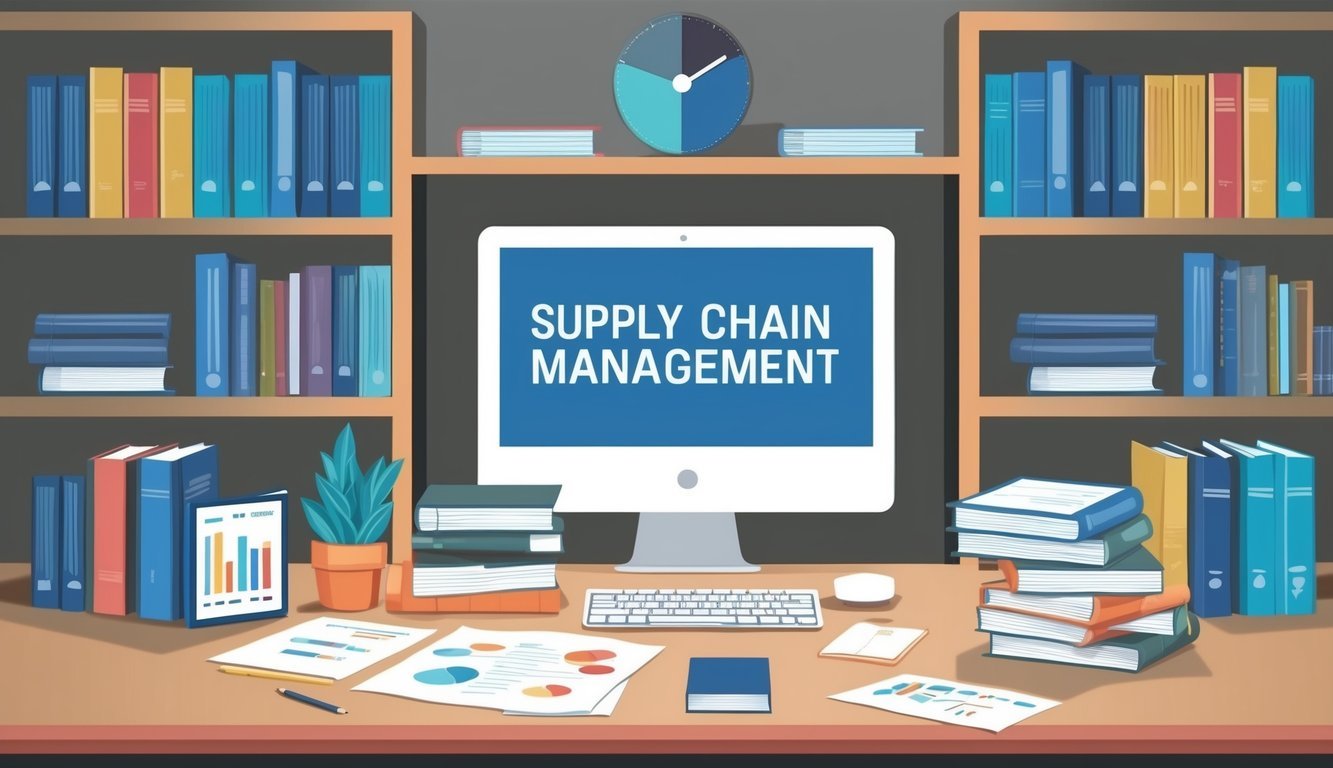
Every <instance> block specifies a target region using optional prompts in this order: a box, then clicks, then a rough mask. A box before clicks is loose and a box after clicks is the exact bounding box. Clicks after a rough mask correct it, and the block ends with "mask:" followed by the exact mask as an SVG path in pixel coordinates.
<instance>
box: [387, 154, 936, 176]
mask: <svg viewBox="0 0 1333 768" xmlns="http://www.w3.org/2000/svg"><path fill="white" fill-rule="evenodd" d="M958 169H959V162H958V158H957V157H416V158H413V159H412V173H413V174H416V175H421V176H442V175H493V174H497V175H584V174H587V175H645V176H646V175H654V174H660V175H709V174H726V175H750V176H765V175H781V176H786V175H801V174H810V175H826V176H837V175H882V176H909V175H916V176H956V175H958Z"/></svg>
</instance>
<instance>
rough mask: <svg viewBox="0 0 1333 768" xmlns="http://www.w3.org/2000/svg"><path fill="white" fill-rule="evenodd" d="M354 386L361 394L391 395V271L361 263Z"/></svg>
mask: <svg viewBox="0 0 1333 768" xmlns="http://www.w3.org/2000/svg"><path fill="white" fill-rule="evenodd" d="M357 291H358V294H359V295H358V296H357V314H358V316H359V319H360V323H359V327H358V329H357V343H358V349H357V377H356V382H357V387H358V394H359V395H360V396H361V397H388V396H389V395H391V394H393V364H392V363H393V272H392V268H391V267H389V266H364V267H361V269H360V272H359V273H358V275H357Z"/></svg>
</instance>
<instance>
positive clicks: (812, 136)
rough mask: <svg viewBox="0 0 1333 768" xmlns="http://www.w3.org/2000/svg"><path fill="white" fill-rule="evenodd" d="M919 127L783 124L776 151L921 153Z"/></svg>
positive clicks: (786, 154)
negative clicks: (833, 126)
mask: <svg viewBox="0 0 1333 768" xmlns="http://www.w3.org/2000/svg"><path fill="white" fill-rule="evenodd" d="M921 130H922V129H920V128H877V127H866V128H784V129H782V130H781V131H780V132H779V134H778V154H780V155H782V156H784V157H849V156H850V157H920V156H921V153H920V152H918V151H917V149H916V137H917V134H919V133H921Z"/></svg>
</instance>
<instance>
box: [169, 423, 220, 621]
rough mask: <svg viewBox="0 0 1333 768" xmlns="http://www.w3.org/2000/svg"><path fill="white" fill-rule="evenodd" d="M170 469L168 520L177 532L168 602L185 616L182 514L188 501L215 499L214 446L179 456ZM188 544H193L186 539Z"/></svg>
mask: <svg viewBox="0 0 1333 768" xmlns="http://www.w3.org/2000/svg"><path fill="white" fill-rule="evenodd" d="M175 463H176V467H175V469H174V470H172V474H173V480H172V482H173V483H174V484H175V485H174V493H175V504H174V505H173V506H172V509H171V513H172V520H173V522H174V524H175V530H176V532H177V534H176V535H174V536H173V537H172V539H171V545H172V560H171V562H172V564H173V568H174V569H175V570H174V573H175V576H174V578H172V579H171V584H172V589H173V590H174V592H173V597H172V605H173V607H174V611H175V613H176V617H177V618H182V617H184V616H185V599H186V598H185V594H186V592H185V584H186V583H187V580H186V578H185V574H184V569H185V563H186V558H185V551H184V548H185V546H186V542H185V539H184V537H185V535H186V534H185V531H186V529H187V526H186V524H185V515H187V514H189V512H190V506H191V505H192V504H204V503H208V502H212V501H217V500H218V483H219V474H218V447H217V446H216V445H209V446H207V447H205V448H203V449H202V450H199V451H196V452H194V453H192V454H190V455H188V456H184V457H182V458H181V459H180V460H178V461H177V462H175ZM189 546H191V547H193V546H195V543H194V542H190V543H189Z"/></svg>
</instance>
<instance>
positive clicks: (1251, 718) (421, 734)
mask: <svg viewBox="0 0 1333 768" xmlns="http://www.w3.org/2000/svg"><path fill="white" fill-rule="evenodd" d="M856 570H873V571H879V572H883V573H889V574H892V575H893V576H894V577H895V578H896V579H897V583H898V592H899V595H900V596H899V597H898V598H895V601H894V602H893V603H892V604H891V605H890V606H889V607H887V608H882V609H877V610H866V609H851V608H848V607H846V606H843V605H841V604H839V603H837V602H836V600H834V599H833V598H832V597H831V594H832V589H833V587H832V582H833V579H834V577H836V576H838V575H841V574H844V573H848V572H851V571H856ZM1319 572H1320V574H1321V578H1320V581H1322V582H1324V584H1323V586H1324V587H1325V588H1324V589H1323V590H1322V592H1323V593H1324V599H1322V600H1321V601H1320V605H1319V613H1317V614H1316V615H1313V616H1301V617H1289V618H1249V617H1243V616H1233V617H1228V618H1226V619H1213V620H1206V621H1204V622H1203V629H1202V632H1201V633H1200V638H1199V640H1198V641H1197V642H1196V643H1195V644H1194V645H1193V646H1191V647H1190V648H1188V649H1186V650H1184V651H1182V652H1180V653H1178V654H1176V655H1175V656H1173V657H1171V658H1169V659H1167V660H1165V661H1162V662H1160V663H1158V664H1157V665H1155V666H1153V667H1150V668H1149V669H1148V670H1146V671H1144V672H1142V673H1140V674H1137V675H1134V674H1129V673H1124V672H1115V671H1109V670H1096V669H1083V668H1077V667H1065V666H1058V665H1050V664H1040V663H1033V662H1022V661H1014V660H1006V659H994V658H988V657H986V656H984V655H983V654H984V652H985V649H986V636H985V635H983V634H980V633H978V632H976V631H975V621H976V618H975V606H976V602H977V586H978V585H979V584H980V583H981V582H982V581H984V580H986V579H987V574H986V573H985V572H978V571H977V570H975V568H971V567H967V566H950V565H868V566H855V565H818V566H783V565H772V566H765V567H764V570H763V572H761V573H758V574H745V575H743V576H737V575H721V574H705V575H675V574H670V575H668V574H648V575H645V574H618V573H614V572H612V571H611V570H610V569H609V568H608V567H606V566H561V568H560V574H561V575H560V581H561V585H562V587H563V589H564V590H565V598H566V601H567V605H566V606H565V608H564V609H563V610H562V611H561V612H560V613H559V614H558V615H551V616H497V615H483V614H474V615H470V616H460V615H439V616H430V617H425V616H422V615H420V614H389V613H387V612H386V611H385V610H384V609H383V606H381V607H380V608H378V609H376V610H373V611H369V612H366V613H363V614H355V615H356V617H357V618H363V619H365V620H367V621H381V622H386V623H397V624H403V625H411V626H425V627H432V628H435V629H438V630H440V633H441V635H442V634H444V633H447V632H449V631H451V630H452V629H454V628H455V627H458V626H460V625H462V624H469V625H472V626H478V627H481V626H484V627H488V628H495V629H547V630H563V631H574V632H577V631H583V630H581V628H580V610H581V608H582V594H583V590H584V589H585V588H587V587H590V586H599V587H606V586H618V587H635V586H645V587H646V586H661V587H672V586H699V587H709V586H750V587H757V588H762V587H815V588H818V589H819V590H820V593H821V594H822V595H825V596H826V597H825V598H824V601H823V605H824V623H825V626H824V629H823V630H821V631H818V632H810V631H792V630H786V631H734V630H733V631H714V632H705V631H695V630H670V631H634V632H620V633H617V636H619V637H622V638H625V639H630V640H638V641H642V642H646V643H654V644H660V645H664V646H666V649H665V650H664V651H663V652H662V653H661V654H660V655H659V656H658V657H657V658H656V659H655V660H653V661H652V662H650V663H649V664H648V665H647V666H646V667H645V668H644V669H642V670H641V671H640V672H639V673H638V674H636V675H635V676H634V677H632V678H631V679H630V683H629V686H628V688H627V689H626V692H625V695H624V697H623V698H622V699H621V702H620V705H619V707H617V709H616V711H615V714H614V715H613V716H611V717H609V718H600V717H583V718H562V719H560V720H558V721H552V720H549V719H540V720H539V719H535V718H531V719H530V718H517V717H506V716H504V715H501V714H500V713H498V712H494V711H489V710H480V709H468V708H461V707H449V706H440V705H435V704H426V703H421V702H415V701H410V700H406V699H397V698H392V697H387V696H381V695H377V694H369V693H359V692H358V693H353V692H351V691H350V688H351V687H352V686H353V685H355V684H357V683H359V682H361V681H363V680H365V679H367V678H368V677H370V676H371V675H373V674H375V673H376V672H378V671H380V670H382V669H384V668H386V667H387V666H388V665H389V664H390V663H392V662H386V663H384V664H382V665H380V666H376V667H372V668H371V669H370V670H367V671H365V672H362V673H361V674H359V675H354V676H352V677H351V678H348V679H347V680H343V681H341V682H336V683H334V684H333V685H331V686H306V687H305V688H303V690H305V689H309V690H310V692H311V693H313V694H315V695H317V696H319V697H321V698H324V699H326V700H329V701H333V702H336V703H338V704H340V705H342V706H344V707H347V708H348V709H349V710H350V711H351V714H349V715H346V716H335V715H329V714H327V713H324V712H320V711H319V710H316V709H313V708H310V707H304V706H300V705H297V704H295V703H293V702H291V701H288V700H286V699H283V698H282V697H280V696H277V695H276V694H275V693H274V692H273V688H274V686H275V683H274V681H272V680H261V679H254V678H244V677H234V676H231V675H223V674H219V673H218V672H217V670H216V668H215V667H216V665H214V664H211V663H208V662H207V661H205V659H207V658H208V657H210V656H212V655H214V654H217V653H219V652H221V651H224V650H227V649H230V648H233V647H236V646H239V645H242V644H244V643H248V642H250V641H252V640H254V639H256V638H259V637H262V636H264V635H267V634H269V633H271V632H273V631H275V630H276V629H277V628H278V627H280V626H286V625H288V624H296V623H299V622H302V621H305V620H307V619H309V618H312V617H314V616H318V615H321V614H324V613H326V612H325V611H324V610H323V609H322V608H321V607H320V606H319V605H318V603H316V602H315V595H314V585H313V577H312V573H311V571H310V568H309V566H306V565H294V566H292V579H291V585H292V592H291V598H292V599H291V606H292V612H291V615H290V616H288V617H287V618H286V619H278V620H273V621H268V622H259V623H246V624H234V625H229V626H222V627H211V628H205V629H196V630H187V629H184V628H183V627H181V626H179V625H176V624H159V623H155V622H147V621H140V620H138V619H134V618H113V617H106V616H96V615H92V614H75V613H61V612H58V611H47V610H38V609H34V608H31V607H29V606H28V605H26V603H27V600H28V578H27V566H26V565H11V564H6V565H0V637H3V640H4V642H3V647H4V649H5V654H6V656H7V657H8V659H7V663H6V664H5V672H4V676H5V681H4V686H3V690H4V695H3V696H2V697H0V752H6V751H10V752H26V751H38V752H46V751H70V750H75V751H87V752H105V751H138V752H182V751H184V752H189V751H209V752H226V751H231V752H245V751H264V752H319V751H336V752H357V751H360V752H381V753H382V752H399V751H414V752H421V751H428V752H473V753H488V752H538V753H541V752H584V753H587V752H681V753H691V752H693V753H699V752H737V753H744V752H787V753H790V752H811V753H819V752H826V753H833V752H894V753H903V752H930V751H950V752H958V751H975V752H990V751H1009V752H1060V751H1087V750H1094V751H1158V752H1161V751H1171V752H1209V751H1213V752H1236V751H1252V752H1269V753H1271V752H1311V751H1319V752H1327V751H1333V601H1330V600H1329V597H1328V595H1329V592H1330V590H1329V589H1328V586H1329V584H1328V582H1329V581H1330V578H1331V577H1333V564H1321V566H1320V568H1319ZM863 620H880V621H886V622H891V623H893V624H897V625H900V626H909V627H920V628H926V629H928V630H929V634H928V635H927V636H926V637H925V638H924V639H923V640H922V641H921V643H920V644H918V645H917V647H916V648H915V649H913V650H912V651H911V652H910V653H909V654H908V656H907V657H906V659H905V660H904V661H903V662H902V663H901V664H900V665H899V666H897V667H890V666H880V665H873V664H867V663H860V662H853V661H846V660H839V659H826V658H818V657H817V654H818V652H819V650H820V649H821V648H822V647H823V646H824V645H825V644H827V643H828V642H829V641H830V640H832V639H833V638H834V637H836V636H837V634H838V633H840V632H842V630H844V629H845V628H846V627H848V626H849V625H851V624H853V623H855V622H857V621H863ZM441 635H435V636H434V637H439V636H441ZM706 655H715V656H727V655H766V656H769V657H770V658H771V660H772V685H773V702H774V703H773V713H772V714H771V715H698V714H696V715H687V714H685V712H684V697H685V691H684V689H685V676H686V665H687V662H688V659H689V657H691V656H706ZM405 656H406V654H404V655H403V656H399V657H395V659H394V661H398V660H400V659H401V658H405ZM899 672H911V673H917V674H922V675H930V676H934V677H943V678H951V679H957V680H961V681H966V682H971V683H976V684H982V685H992V686H997V687H1002V688H1010V689H1014V690H1019V691H1024V692H1027V693H1031V694H1034V695H1038V696H1045V697H1048V698H1052V699H1056V700H1058V701H1061V702H1063V704H1062V705H1061V706H1059V707H1056V708H1055V709H1053V710H1050V711H1048V712H1044V713H1042V714H1039V715H1037V716H1035V717H1033V718H1031V719H1030V720H1028V721H1026V722H1025V723H1022V724H1019V725H1016V726H1014V727H1012V728H1009V729H1008V730H1006V731H1004V732H1003V733H1001V734H998V735H997V734H991V733H988V732H984V731H977V730H974V729H970V728H961V727H957V726H948V725H942V724H937V723H933V722H930V721H926V720H918V719H913V718H908V717H903V716H900V715H896V714H893V713H889V712H883V711H880V710H877V709H871V708H867V707H859V706H855V705H851V704H845V703H841V702H837V701H832V700H829V699H828V698H826V697H827V696H828V695H829V694H831V693H836V692H839V691H844V690H848V689H850V688H854V687H858V686H861V685H866V684H869V683H872V682H875V681H877V680H881V679H884V678H887V677H890V676H892V675H894V674H897V673H899Z"/></svg>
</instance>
